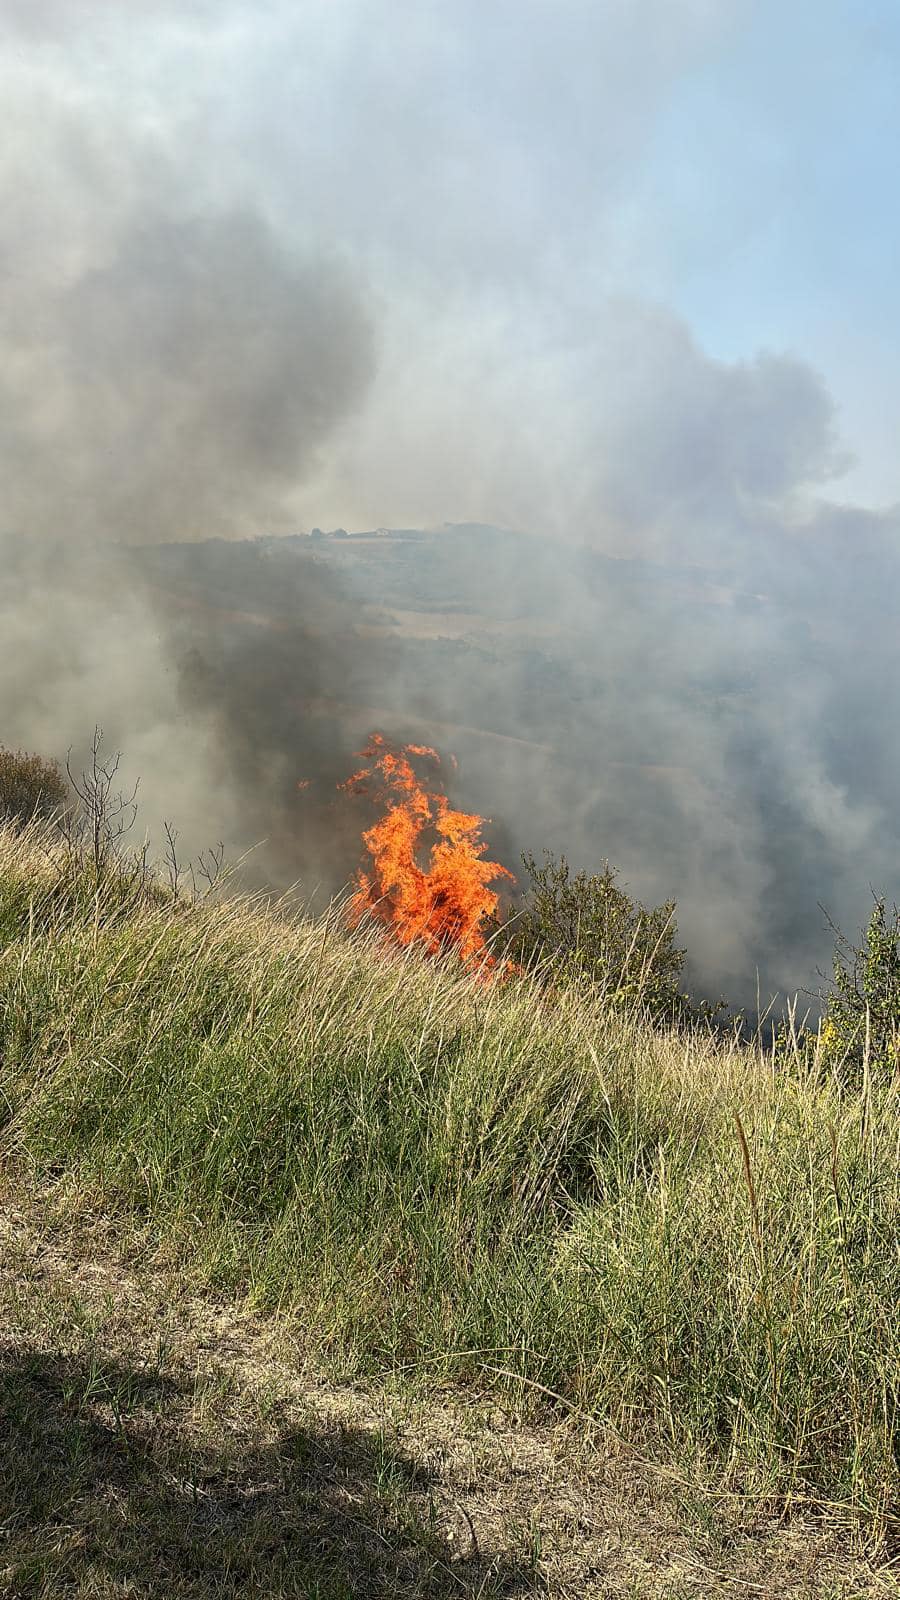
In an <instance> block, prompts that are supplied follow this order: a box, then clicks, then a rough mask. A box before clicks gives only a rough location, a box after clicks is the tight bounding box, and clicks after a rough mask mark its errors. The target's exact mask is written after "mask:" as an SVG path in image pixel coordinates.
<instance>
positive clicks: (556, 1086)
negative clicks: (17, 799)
mask: <svg viewBox="0 0 900 1600" xmlns="http://www.w3.org/2000/svg"><path fill="white" fill-rule="evenodd" d="M0 1114H2V1116H3V1119H4V1123H5V1133H4V1140H5V1144H6V1146H7V1147H8V1149H9V1150H10V1151H11V1152H13V1153H14V1154H17V1155H18V1156H19V1157H20V1158H24V1159H27V1160H28V1161H30V1162H31V1163H33V1164H34V1166H35V1167H36V1169H37V1171H38V1172H39V1173H41V1174H44V1175H64V1174H77V1175H78V1176H79V1177H80V1178H81V1179H84V1180H87V1181H88V1182H89V1183H90V1184H92V1185H94V1186H98V1187H99V1189H100V1190H101V1192H103V1193H104V1194H106V1195H107V1196H108V1197H109V1201H110V1203H115V1204H117V1205H119V1206H122V1207H123V1208H128V1209H130V1210H135V1211H138V1212H140V1213H141V1214H142V1216H143V1217H144V1218H145V1220H146V1221H147V1222H148V1223H149V1225H150V1226H151V1227H152V1228H155V1229H158V1230H159V1231H160V1232H161V1233H166V1234H170V1235H171V1236H172V1237H173V1238H175V1239H178V1240H179V1241H180V1242H181V1246H182V1248H183V1249H184V1250H185V1251H186V1252H187V1254H188V1255H189V1256H190V1258H191V1259H192V1261H193V1263H194V1264H195V1266H196V1267H198V1268H200V1269H201V1270H202V1271H203V1272H204V1273H205V1274H207V1275H208V1276H209V1277H211V1278H213V1279H215V1280H217V1281H220V1282H227V1283H229V1284H233V1285H238V1286H240V1287H242V1288H246V1290H248V1291H249V1292H250V1293H251V1295H252V1296H253V1297H254V1298H255V1300H256V1301H258V1302H259V1303H260V1304H263V1305H272V1306H274V1305H278V1306H280V1307H281V1308H282V1309H284V1310H285V1311H287V1312H288V1313H289V1314H290V1315H291V1316H293V1317H295V1318H296V1320H297V1325H298V1328H302V1329H303V1338H304V1340H305V1341H306V1342H307V1343H308V1345H309V1347H310V1348H311V1349H313V1350H314V1351H316V1352H318V1353H319V1354H325V1353H331V1354H333V1355H334V1356H335V1357H336V1358H338V1359H339V1360H340V1361H341V1363H342V1364H344V1365H345V1366H347V1365H351V1366H353V1367H354V1368H355V1369H357V1370H371V1369H374V1368H380V1369H382V1368H384V1367H385V1366H388V1367H398V1366H403V1367H405V1368H408V1369H410V1370H412V1371H415V1370H417V1369H418V1370H423V1371H424V1370H427V1371H428V1372H431V1373H437V1374H438V1375H441V1374H452V1375H454V1376H455V1377H466V1376H469V1375H472V1376H478V1377H480V1378H482V1379H483V1378H484V1376H485V1374H487V1375H492V1376H493V1378H494V1380H495V1381H502V1382H506V1383H509V1384H511V1385H514V1386H518V1387H519V1388H520V1390H521V1392H522V1393H524V1394H534V1395H535V1396H542V1395H545V1392H546V1391H550V1393H551V1394H552V1395H554V1396H556V1397H558V1399H560V1400H562V1401H563V1402H565V1403H568V1404H571V1405H572V1406H575V1407H578V1408H583V1409H585V1410H587V1411H589V1412H591V1413H592V1414H595V1415H597V1416H599V1417H600V1418H602V1419H605V1420H606V1421H607V1422H608V1423H609V1424H611V1425H612V1426H614V1427H615V1428H616V1429H618V1430H619V1431H620V1432H621V1433H623V1434H624V1435H626V1436H627V1437H628V1438H629V1439H630V1440H632V1441H634V1442H635V1443H637V1444H638V1445H639V1446H640V1447H641V1448H643V1449H645V1450H648V1451H653V1452H662V1453H664V1454H665V1455H666V1456H668V1457H672V1456H674V1457H676V1458H678V1459H679V1460H693V1461H696V1460H698V1459H699V1460H701V1461H702V1462H703V1463H704V1464H705V1467H706V1468H707V1469H708V1470H710V1471H715V1472H717V1473H718V1474H719V1475H720V1476H722V1475H724V1477H725V1478H726V1479H727V1480H728V1481H730V1482H732V1483H733V1484H740V1485H741V1486H743V1487H747V1488H750V1489H752V1490H757V1489H759V1490H765V1491H772V1492H777V1493H779V1494H806V1493H811V1494H816V1495H825V1496H828V1497H830V1498H832V1499H836V1500H840V1501H843V1502H847V1503H851V1504H853V1505H854V1506H855V1507H857V1508H858V1509H859V1510H860V1511H862V1512H863V1513H865V1514H866V1515H873V1516H881V1515H882V1514H884V1513H885V1512H889V1511H890V1507H891V1505H892V1504H895V1497H896V1490H897V1481H898V1478H897V1446H898V1437H900V1427H898V1395H900V1318H898V1315H897V1311H898V1289H900V1260H898V1246H897V1240H898V1223H900V1203H898V1202H900V1166H898V1154H900V1117H898V1103H897V1097H896V1095H895V1094H894V1093H892V1092H891V1091H890V1090H889V1089H886V1088H881V1089H877V1088H874V1087H873V1086H872V1085H871V1084H867V1085H866V1087H865V1090H864V1091H858V1090H849V1089H845V1088H842V1086H841V1085H840V1084H839V1083H837V1082H836V1081H834V1080H833V1079H832V1078H831V1077H829V1076H828V1075H827V1074H826V1073H825V1072H824V1070H822V1069H821V1068H820V1067H818V1066H816V1064H815V1063H814V1064H813V1065H812V1066H809V1065H804V1064H802V1063H801V1062H799V1061H798V1063H797V1067H796V1070H794V1071H791V1070H789V1069H785V1068H784V1067H776V1065H775V1064H774V1063H773V1061H772V1060H770V1059H766V1058H765V1057H764V1056H763V1055H762V1054H761V1053H759V1052H754V1051H753V1050H749V1049H747V1048H746V1047H744V1046H741V1045H739V1044H737V1043H732V1044H729V1043H728V1042H725V1043H723V1042H722V1041H721V1039H715V1038H713V1037H711V1036H710V1035H704V1034H703V1033H700V1032H698V1033H695V1034H693V1035H691V1036H684V1035H675V1034H665V1033H660V1032H653V1031H650V1030H649V1029H648V1028H646V1027H645V1026H643V1025H642V1024H641V1022H640V1020H639V1019H637V1018H635V1017H632V1018H629V1017H623V1016H622V1015H621V1014H617V1013H615V1012H613V1011H612V1010H610V1008H609V1007H606V1006H604V1004H603V1003H602V1001H601V1000H599V999H591V998H589V997H585V995H584V994H580V995H578V996H575V995H574V994H560V995H557V996H555V997H554V998H552V999H551V998H549V997H548V996H547V994H546V992H545V991H541V990H539V989H537V988H536V987H534V986H532V985H530V984H529V983H528V982H527V981H525V980H521V981H514V982H511V983H504V984H499V985H497V984H495V985H493V986H485V985H479V984H477V983H476V982H474V981H473V980H472V979H471V978H470V977H468V976H466V975H465V974H464V973H462V972H461V971H460V970H458V969H456V968H455V967H454V966H453V965H451V964H449V963H447V964H444V965H440V966H439V965H433V964H429V963H427V962H425V961H422V960H419V959H417V958H416V957H415V955H413V954H409V953H407V954H404V955H399V954H394V953H391V952H386V951H385V950H384V949H383V948H382V947H381V946H380V945H378V944H376V943H375V942H373V940H372V939H367V938H366V937H364V936H362V935H357V936H354V937H350V936H348V935H347V934H346V932H345V931H344V930H343V929H342V927H341V926H340V923H339V921H338V919H336V918H335V917H334V916H332V917H325V918H324V919H322V920H319V921H317V922H310V921H303V920H299V919H298V920H293V921H292V920H290V919H288V918H286V917H284V916H278V915H276V914H269V913H268V912H266V911H265V910H264V909H263V908H261V907H260V906H259V905H255V904H253V903H250V902H246V901H238V900H231V901H227V902H225V903H222V904H215V905H213V904H206V905H203V904H200V905H194V906H187V905H184V904H180V903H173V902H172V901H171V900H166V899H165V897H164V896H162V895H153V894H147V893H146V892H140V893H138V892H136V891H135V889H134V887H133V886H128V885H127V884H123V883H122V882H120V881H119V880H118V879H116V877H115V876H114V875H109V876H107V877H106V879H105V880H103V881H101V882H100V883H99V885H98V883H97V882H96V880H95V879H93V878H92V876H91V874H90V872H89V871H88V870H87V869H86V868H84V867H81V866H79V865H78V864H77V863H73V862H72V860H71V859H70V858H67V857H65V856H59V855H56V854H54V853H53V851H52V850H49V849H48V848H47V847H46V845H45V844H44V843H43V842H42V840H41V838H40V836H39V835H37V834H35V833H32V834H26V835H22V834H18V833H15V832H14V831H11V830H7V831H5V832H4V831H0Z"/></svg>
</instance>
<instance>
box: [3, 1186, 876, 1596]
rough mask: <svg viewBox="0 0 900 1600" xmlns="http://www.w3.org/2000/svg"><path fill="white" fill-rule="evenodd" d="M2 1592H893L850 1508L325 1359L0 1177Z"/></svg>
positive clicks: (579, 1426)
mask: <svg viewBox="0 0 900 1600" xmlns="http://www.w3.org/2000/svg"><path fill="white" fill-rule="evenodd" d="M0 1595H3V1596H6V1595H9V1596H29V1597H46V1600H50V1597H51V1596H52V1597H56V1596H76V1597H88V1596H90V1597H97V1600H100V1597H103V1600H106V1597H113V1596H141V1597H144V1600H151V1597H152V1600H182V1597H192V1600H200V1597H203V1600H211V1597H213V1596H216V1597H218V1596H235V1597H237V1596H242V1597H243V1596H272V1597H287V1596H311V1597H320V1600H344V1597H351V1596H352V1597H357V1596H359V1597H369V1596H372V1597H379V1596H385V1597H387V1596H395V1597H399V1600H405V1597H426V1596H427V1597H431V1600H450V1597H451V1596H452V1597H465V1596H470V1597H476V1596H478V1597H483V1600H490V1597H507V1596H514V1595H521V1596H527V1595H552V1596H558V1597H560V1600H569V1597H571V1600H575V1597H579V1600H581V1597H585V1600H600V1597H605V1600H625V1597H638V1596H640V1597H644V1596H646V1597H648V1600H651V1597H652V1600H663V1597H665V1600H701V1597H703V1600H706V1597H720V1596H721V1597H725V1596H729V1597H737V1596H745V1597H750V1596H754V1595H756V1596H760V1595H763V1596H769V1595H779V1596H783V1597H785V1600H792V1597H797V1600H799V1597H801V1596H802V1597H803V1600H837V1597H842V1600H856V1597H863V1596H865V1597H873V1600H874V1597H876V1596H877V1597H889V1596H897V1595H900V1581H898V1569H897V1568H896V1567H892V1566H891V1564H890V1561H889V1560H888V1553H887V1552H886V1551H885V1550H884V1549H883V1548H882V1549H881V1550H880V1551H879V1550H877V1549H873V1548H869V1549H866V1547H865V1542H864V1540H863V1538H862V1536H861V1535H860V1533H859V1532H858V1531H857V1530H854V1528H853V1526H852V1524H851V1523H849V1522H848V1521H845V1520H842V1518H841V1514H840V1512H839V1510H838V1509H837V1508H832V1509H831V1510H830V1511H829V1510H828V1509H827V1508H824V1509H817V1510H815V1511H813V1510H812V1509H811V1508H809V1507H804V1508H797V1509H796V1510H792V1511H790V1512H788V1511H786V1510H785V1509H784V1508H783V1507H782V1508H775V1507H773V1506H772V1505H766V1504H764V1503H760V1502H759V1501H758V1500H749V1499H745V1498H741V1497H738V1496H735V1495H725V1494H711V1493H709V1491H708V1489H703V1488H701V1487H699V1486H698V1485H696V1484H692V1483H691V1482H690V1481H689V1479H688V1478H686V1477H685V1476H683V1475H681V1474H679V1473H678V1472H676V1471H674V1470H672V1469H666V1468H665V1467H661V1466H654V1465H653V1464H652V1463H649V1462H645V1461H642V1460H640V1459H638V1458H637V1457H635V1456H634V1454H632V1453H630V1452H629V1451H628V1450H627V1449H625V1448H624V1447H623V1446H622V1445H621V1444H619V1443H617V1442H616V1441H615V1440H610V1439H609V1438H607V1437H605V1436H604V1435H603V1434H602V1433H601V1431H600V1430H599V1429H598V1428H597V1427H596V1426H592V1425H590V1424H589V1423H588V1422H587V1421H586V1420H585V1419H580V1418H576V1417H569V1418H566V1419H564V1420H561V1421H556V1422H554V1421H545V1422H543V1423H536V1422H535V1421H534V1420H533V1419H529V1418H526V1417H522V1416H519V1415H517V1414H516V1413H515V1412H514V1411H512V1410H511V1409H509V1407H508V1406H507V1405H503V1404H498V1402H497V1399H496V1397H492V1396H490V1395H484V1394H477V1393H472V1392H470V1391H459V1390H453V1391H449V1390H441V1391H436V1390H435V1388H434V1387H433V1386H431V1387H428V1388H427V1389H426V1388H425V1387H424V1386H423V1384H422V1383H421V1380H419V1381H418V1382H417V1383H416V1384H411V1382H410V1381H409V1380H408V1378H406V1377H403V1376H402V1375H401V1376H398V1375H393V1376H391V1377H388V1378H386V1379H385V1380H383V1381H381V1382H378V1383H374V1382H372V1383H365V1384H360V1383H355V1382H351V1381H347V1382H341V1381H337V1380H336V1378H335V1376H334V1374H332V1375H330V1376H329V1375H326V1374H325V1373H323V1372H315V1371H311V1370H310V1368H309V1366H308V1364H307V1362H306V1360H305V1358H304V1349H303V1338H302V1331H300V1330H298V1329H297V1328H296V1327H293V1328H290V1327H288V1326H286V1325H285V1324H284V1323H282V1322H279V1321H278V1320H275V1319H271V1318H265V1317H262V1316H260V1315H258V1314H255V1313H254V1312H253V1310H252V1309H251V1308H248V1307H246V1306H242V1305H240V1304H238V1303H237V1302H232V1301H224V1300H221V1299H216V1298H215V1296H213V1295H212V1294H209V1293H206V1292H203V1291H202V1290H201V1289H200V1288H198V1287H197V1286H196V1285H193V1286H192V1285H191V1284H190V1283H189V1282H187V1281H186V1280H185V1279H184V1277H183V1275H182V1274H181V1273H180V1272H179V1271H177V1269H176V1266H175V1264H174V1263H173V1262H171V1261H169V1262H167V1261H166V1260H165V1259H164V1257H162V1256H161V1255H160V1253H159V1251H158V1249H156V1250H154V1249H153V1248H151V1246H150V1245H149V1244H148V1243H147V1242H146V1241H142V1240H141V1239H140V1238H139V1237H138V1238H135V1235H134V1232H133V1230H131V1229H129V1230H128V1231H127V1233H126V1230H125V1229H124V1227H120V1226H119V1225H117V1224H116V1222H115V1221H114V1220H112V1219H110V1218H104V1217H103V1216H101V1215H98V1214H97V1212H96V1210H92V1209H91V1208H90V1207H89V1206H88V1205H87V1203H86V1200H85V1197H84V1196H74V1195H72V1194H71V1192H70V1193H69V1194H68V1195H66V1194H63V1193H60V1192H59V1191H57V1192H55V1193H45V1194H43V1195H40V1194H36V1193H34V1192H33V1191H32V1192H30V1191H29V1190H28V1188H27V1187H26V1186H24V1185H23V1184H22V1183H20V1182H18V1181H17V1182H15V1183H14V1182H12V1181H11V1180H10V1181H7V1182H6V1183H5V1184H4V1185H3V1186H2V1187H0Z"/></svg>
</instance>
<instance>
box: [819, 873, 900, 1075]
mask: <svg viewBox="0 0 900 1600" xmlns="http://www.w3.org/2000/svg"><path fill="white" fill-rule="evenodd" d="M820 1048H821V1050H822V1051H823V1053H824V1056H825V1059H826V1060H827V1061H828V1062H829V1063H831V1064H832V1065H834V1066H836V1067H837V1069H838V1070H839V1072H840V1073H841V1074H842V1075H844V1076H845V1077H849V1078H852V1079H853V1080H854V1081H857V1082H859V1081H862V1079H863V1077H864V1076H865V1074H866V1073H867V1072H869V1073H873V1074H874V1075H875V1076H876V1077H878V1078H882V1079H886V1080H888V1081H889V1080H890V1079H891V1078H894V1077H896V1076H897V1074H898V1073H900V910H898V908H897V907H896V906H894V908H893V911H892V912H891V914H890V916H888V914H887V911H886V908H885V902H884V900H881V899H879V900H876V902H875V905H874V907H873V910H872V915H871V917H870V919H869V925H868V928H867V929H866V931H865V934H864V936H863V941H862V943H861V944H860V945H853V944H851V943H850V941H849V940H848V939H846V938H844V937H843V936H842V935H840V934H838V936H837V942H836V946H835V956H834V979H833V983H832V988H831V992H830V994H829V996H828V1000H827V1006H826V1011H825V1016H824V1018H823V1022H822V1028H821V1038H820Z"/></svg>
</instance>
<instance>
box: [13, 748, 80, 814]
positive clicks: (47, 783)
mask: <svg viewBox="0 0 900 1600" xmlns="http://www.w3.org/2000/svg"><path fill="white" fill-rule="evenodd" d="M68 799H69V791H68V787H67V785H66V780H65V778H64V776H63V773H62V769H61V767H60V766H59V763H58V762H56V761H45V760H44V757H43V756H38V755H29V754H27V753H26V752H25V751H24V750H5V749H3V747H2V746H0V821H4V822H22V823H24V822H31V821H33V820H34V819H35V818H40V817H44V818H49V817H52V816H55V815H57V814H58V813H59V812H61V811H62V810H64V809H65V807H66V804H67V802H68Z"/></svg>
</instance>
